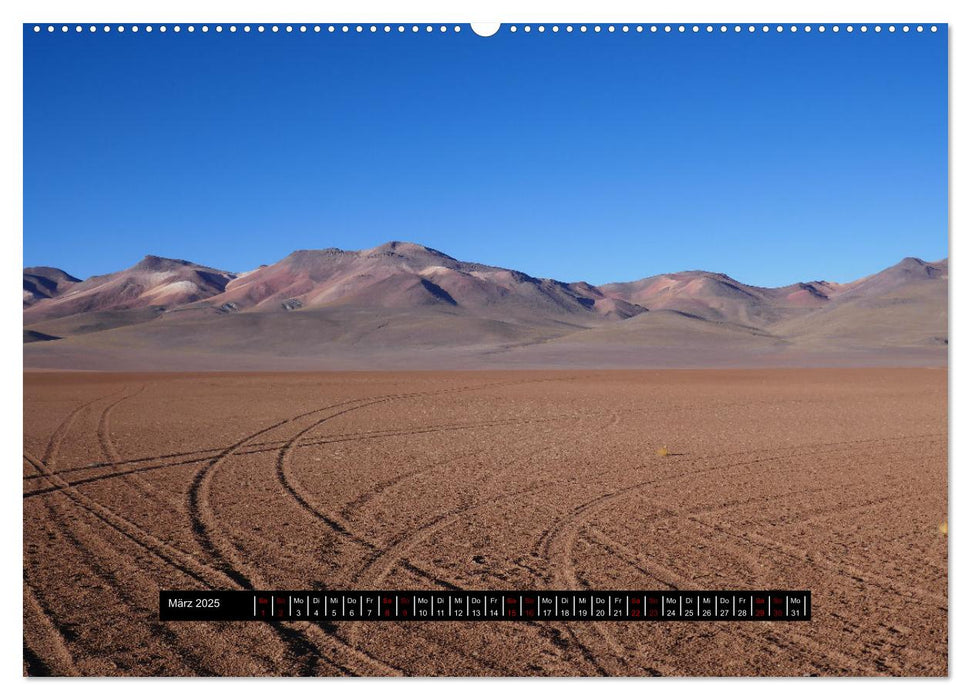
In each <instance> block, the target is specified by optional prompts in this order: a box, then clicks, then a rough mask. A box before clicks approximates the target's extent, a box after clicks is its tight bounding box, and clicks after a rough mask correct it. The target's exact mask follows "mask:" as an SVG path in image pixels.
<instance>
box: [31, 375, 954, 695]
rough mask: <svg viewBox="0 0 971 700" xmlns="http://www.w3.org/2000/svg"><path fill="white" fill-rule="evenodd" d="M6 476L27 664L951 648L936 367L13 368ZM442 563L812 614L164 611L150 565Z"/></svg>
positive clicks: (223, 670)
mask: <svg viewBox="0 0 971 700" xmlns="http://www.w3.org/2000/svg"><path fill="white" fill-rule="evenodd" d="M661 448H666V451H667V452H668V453H669V454H667V456H662V454H659V452H658V451H659V450H661ZM662 452H663V450H662ZM23 493H24V499H23V507H24V579H25V583H24V673H25V674H28V675H51V674H53V675H95V676H100V675H109V676H114V675H365V676H372V675H379V676H384V675H460V676H467V675H471V676H479V675H486V676H491V675H495V676H503V675H513V676H523V675H526V676H531V675H556V676H560V675H589V676H596V675H612V676H613V675H633V676H645V675H719V676H720V675H727V676H736V675H739V676H752V675H771V676H775V675H782V676H802V675H821V676H845V675H865V676H872V675H904V676H940V675H945V674H946V673H947V670H948V666H947V652H948V597H947V596H948V592H947V563H948V562H947V552H948V547H947V535H946V521H947V371H946V369H944V368H941V367H926V368H925V367H911V368H906V369H885V368H884V369H879V368H872V369H774V370H754V369H753V370H743V369H721V370H663V371H662V370H658V371H585V370H576V371H573V370H571V371H494V372H485V371H481V372H343V373H336V372H332V373H304V374H299V373H278V374H272V373H263V374H256V373H250V374H246V373H239V374H230V373H222V374H220V373H199V374H175V373H172V374H164V373H158V374H134V373H128V374H126V373H117V374H105V373H84V372H78V373H59V372H27V373H25V375H24V460H23ZM450 587H452V588H462V589H477V590H482V589H517V588H523V589H575V588H605V589H613V590H617V589H669V588H670V589H733V588H738V589H766V588H779V589H809V590H811V591H812V596H813V619H812V621H811V622H803V623H779V622H760V623H717V622H716V623H647V622H642V623H616V622H604V623H588V622H577V623H521V622H496V623H477V624H469V623H445V622H430V623H416V622H414V623H360V622H358V623H336V624H335V623H325V624H310V623H305V622H304V623H276V624H272V625H271V624H263V623H197V622H191V623H189V622H179V623H161V622H159V621H158V609H157V608H158V591H159V589H163V588H171V589H203V588H256V589H258V588H281V589H308V588H309V589H328V588H329V589H387V588H402V589H439V588H442V589H445V588H450Z"/></svg>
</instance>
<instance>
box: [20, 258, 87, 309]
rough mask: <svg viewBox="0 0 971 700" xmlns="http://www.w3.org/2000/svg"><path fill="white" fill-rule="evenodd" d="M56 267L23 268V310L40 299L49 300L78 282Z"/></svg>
mask: <svg viewBox="0 0 971 700" xmlns="http://www.w3.org/2000/svg"><path fill="white" fill-rule="evenodd" d="M80 281H81V280H79V279H78V278H76V277H71V275H69V274H67V273H66V272H64V270H59V269H57V268H56V267H25V268H24V308H27V307H28V306H31V305H32V304H36V303H37V302H38V301H40V300H41V299H50V298H51V297H56V296H58V295H59V294H61V293H63V292H64V291H65V290H67V289H70V288H71V287H72V286H74V285H75V284H77V283H78V282H80Z"/></svg>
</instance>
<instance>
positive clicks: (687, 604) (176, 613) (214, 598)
mask: <svg viewBox="0 0 971 700" xmlns="http://www.w3.org/2000/svg"><path fill="white" fill-rule="evenodd" d="M811 603H812V595H811V593H810V592H809V591H160V592H159V618H160V619H161V620H166V621H178V620H187V621H188V620H196V621H203V620H204V621H239V622H245V621H256V622H283V621H288V622H292V621H301V620H303V621H307V620H309V621H311V622H313V621H318V620H319V621H322V620H328V621H333V622H357V621H363V622H503V621H505V622H516V621H518V622H523V621H527V622H532V621H560V622H572V621H577V622H611V621H613V622H804V621H807V620H809V619H811V613H812V605H811Z"/></svg>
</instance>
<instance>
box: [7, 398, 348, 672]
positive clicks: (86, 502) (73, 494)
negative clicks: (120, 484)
mask: <svg viewBox="0 0 971 700" xmlns="http://www.w3.org/2000/svg"><path fill="white" fill-rule="evenodd" d="M116 393H117V392H116ZM113 395H114V394H109V395H108V396H106V397H101V398H100V399H94V400H92V401H89V402H87V403H85V404H83V405H81V406H79V407H78V408H77V409H75V410H74V411H72V412H71V414H69V416H68V417H67V418H66V419H65V420H64V421H63V422H62V423H61V425H59V426H58V428H57V429H56V430H55V432H54V434H53V435H52V436H51V440H50V442H49V443H48V448H47V450H46V451H45V453H44V454H45V456H47V458H48V459H50V460H52V462H53V459H54V457H55V456H56V455H57V453H58V451H59V449H60V446H61V443H62V442H63V440H64V437H65V436H66V435H67V433H68V431H69V430H70V428H71V426H72V425H73V423H74V420H75V419H76V417H77V415H79V414H80V413H81V411H83V410H84V409H86V408H87V407H88V406H90V405H92V404H94V403H96V402H97V401H99V400H103V399H105V398H110V397H111V396H113ZM25 459H27V460H29V461H30V462H31V463H32V464H34V466H35V468H37V469H38V470H39V471H40V472H41V473H43V474H45V476H47V477H48V478H49V480H51V481H52V483H54V484H55V485H58V486H59V487H60V489H59V491H60V493H62V494H63V495H65V496H67V497H68V498H69V499H70V500H71V501H72V502H73V503H74V504H75V506H77V507H78V508H80V510H81V511H82V512H84V513H87V514H90V515H92V516H94V517H96V518H97V519H99V520H101V521H102V522H103V523H104V524H106V525H108V526H109V527H110V528H111V529H113V530H115V531H116V532H118V533H120V534H121V535H123V536H125V537H127V538H128V539H129V540H131V541H133V542H135V543H136V544H138V545H139V546H141V547H142V548H143V549H145V550H146V551H147V552H149V553H150V554H152V555H154V556H156V557H157V558H160V559H162V560H163V561H164V562H166V563H167V564H169V565H171V566H173V567H175V568H176V569H178V570H180V571H181V572H182V573H183V574H186V575H188V576H190V577H191V578H193V579H194V580H196V581H198V582H199V583H200V584H202V587H204V588H210V587H211V588H233V587H234V585H233V583H234V582H233V581H232V579H231V578H229V577H227V576H225V574H224V573H223V572H221V571H219V570H218V569H214V568H212V567H210V566H208V565H206V564H204V563H202V562H199V561H198V560H197V559H195V558H194V557H192V556H191V555H188V554H186V553H184V552H181V551H180V550H177V549H175V548H173V547H170V546H169V545H167V544H165V543H164V542H162V541H161V540H159V539H158V538H156V537H154V535H151V534H150V533H148V532H147V531H145V530H143V529H142V528H140V527H139V526H137V525H136V524H134V523H132V522H131V521H129V520H128V519H126V518H124V517H123V516H121V515H118V514H117V513H115V512H114V511H113V510H111V509H110V508H108V507H106V506H104V505H102V504H101V503H100V502H98V501H96V500H95V499H93V498H90V497H89V496H87V495H86V494H83V493H82V492H80V491H78V490H77V489H75V488H74V487H72V486H70V485H68V484H67V483H66V482H63V480H62V479H60V477H58V476H57V474H56V473H53V472H51V471H49V470H48V469H47V467H46V465H45V463H44V462H43V461H42V460H40V459H38V458H36V457H34V456H33V455H31V454H29V453H27V452H25ZM65 527H68V529H69V528H70V526H68V525H67V524H66V523H65ZM207 575H208V576H209V577H213V576H214V577H215V578H216V579H217V583H215V585H213V584H212V583H211V578H209V579H207ZM270 629H271V630H272V633H273V634H274V635H276V636H277V637H278V638H279V639H280V641H282V642H283V644H284V645H285V646H286V648H288V649H289V650H290V651H291V653H292V654H293V655H294V657H295V658H297V659H300V658H305V659H308V661H306V662H304V664H303V665H302V666H301V667H299V668H298V674H299V675H309V674H310V672H311V670H312V669H314V668H315V666H316V661H315V658H314V657H315V655H316V649H315V648H314V647H313V646H312V645H310V644H309V643H306V642H305V641H304V640H302V639H301V638H299V636H297V635H294V634H293V632H292V631H291V630H287V629H282V630H281V629H279V628H276V627H273V626H271V628H270ZM324 660H325V661H327V662H328V663H330V664H331V665H332V666H334V668H335V670H337V671H338V672H339V673H342V674H344V675H355V674H354V672H353V671H352V670H350V669H347V668H346V667H344V666H343V665H341V664H339V663H337V662H334V661H332V660H330V659H327V658H326V657H325V658H324Z"/></svg>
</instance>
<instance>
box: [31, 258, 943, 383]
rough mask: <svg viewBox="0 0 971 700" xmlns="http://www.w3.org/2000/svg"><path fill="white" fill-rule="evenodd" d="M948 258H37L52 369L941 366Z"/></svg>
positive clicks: (34, 314)
mask: <svg viewBox="0 0 971 700" xmlns="http://www.w3.org/2000/svg"><path fill="white" fill-rule="evenodd" d="M947 279H948V261H947V259H944V260H941V261H938V262H925V261H923V260H920V259H918V258H905V259H904V260H902V261H900V262H899V263H897V264H896V265H893V266H892V267H889V268H887V269H885V270H882V271H879V272H876V273H875V274H872V275H870V276H867V277H864V278H861V279H859V280H855V281H852V282H848V283H843V284H841V283H836V282H825V281H812V282H799V283H795V284H791V285H788V286H785V287H774V288H765V287H756V286H752V285H748V284H744V283H742V282H739V281H737V280H734V279H732V278H731V277H729V276H727V275H725V274H721V273H717V272H705V271H687V272H675V273H670V274H662V275H655V276H652V277H646V278H644V279H640V280H636V281H633V282H621V283H614V284H604V285H599V286H595V285H591V284H587V283H585V282H569V283H568V282H560V281H557V280H553V279H544V278H537V277H532V276H530V275H528V274H526V273H523V272H519V271H516V270H511V269H506V268H501V267H494V266H490V265H482V264H478V263H472V262H463V261H460V260H456V259H455V258H452V257H450V256H448V255H446V254H445V253H442V252H439V251H437V250H433V249H431V248H427V247H425V246H422V245H418V244H414V243H403V242H397V241H393V242H389V243H385V244H384V245H380V246H378V247H376V248H371V249H367V250H360V251H346V250H340V249H337V248H327V249H322V250H298V251H295V252H293V253H291V254H290V255H288V256H287V257H285V258H283V259H282V260H280V261H279V262H276V263H273V264H271V265H263V266H260V267H259V268H257V269H255V270H251V271H248V272H242V273H233V272H227V271H224V270H220V269H216V268H212V267H206V266H204V265H198V264H195V263H192V262H189V261H187V260H173V259H169V258H161V257H156V256H152V255H149V256H146V257H145V258H144V259H142V260H141V261H140V262H138V263H137V264H136V265H134V266H132V267H130V268H127V269H125V270H121V271H119V272H113V273H110V274H106V275H98V276H95V277H90V278H88V279H85V280H80V279H77V278H75V277H73V276H71V275H70V274H68V273H67V272H64V271H63V270H59V269H56V268H51V267H29V268H24V297H23V303H24V311H23V319H24V365H25V367H27V368H36V369H43V368H48V369H55V368H60V369H125V370H127V369H131V370H150V369H164V370H179V369H184V370H196V369H198V370H203V369H206V370H208V369H252V370H272V369H392V368H395V369H407V368H411V369H445V368H455V369H462V368H464V369H476V368H517V367H521V368H540V367H551V368H553V367H590V368H594V367H646V368H647V367H710V366H718V367H722V366H724V367H748V366H801V365H807V366H824V365H826V366H828V365H852V366H858V365H913V364H918V365H926V364H931V365H940V364H944V363H946V359H947V336H948V331H947V287H948V285H947Z"/></svg>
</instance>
